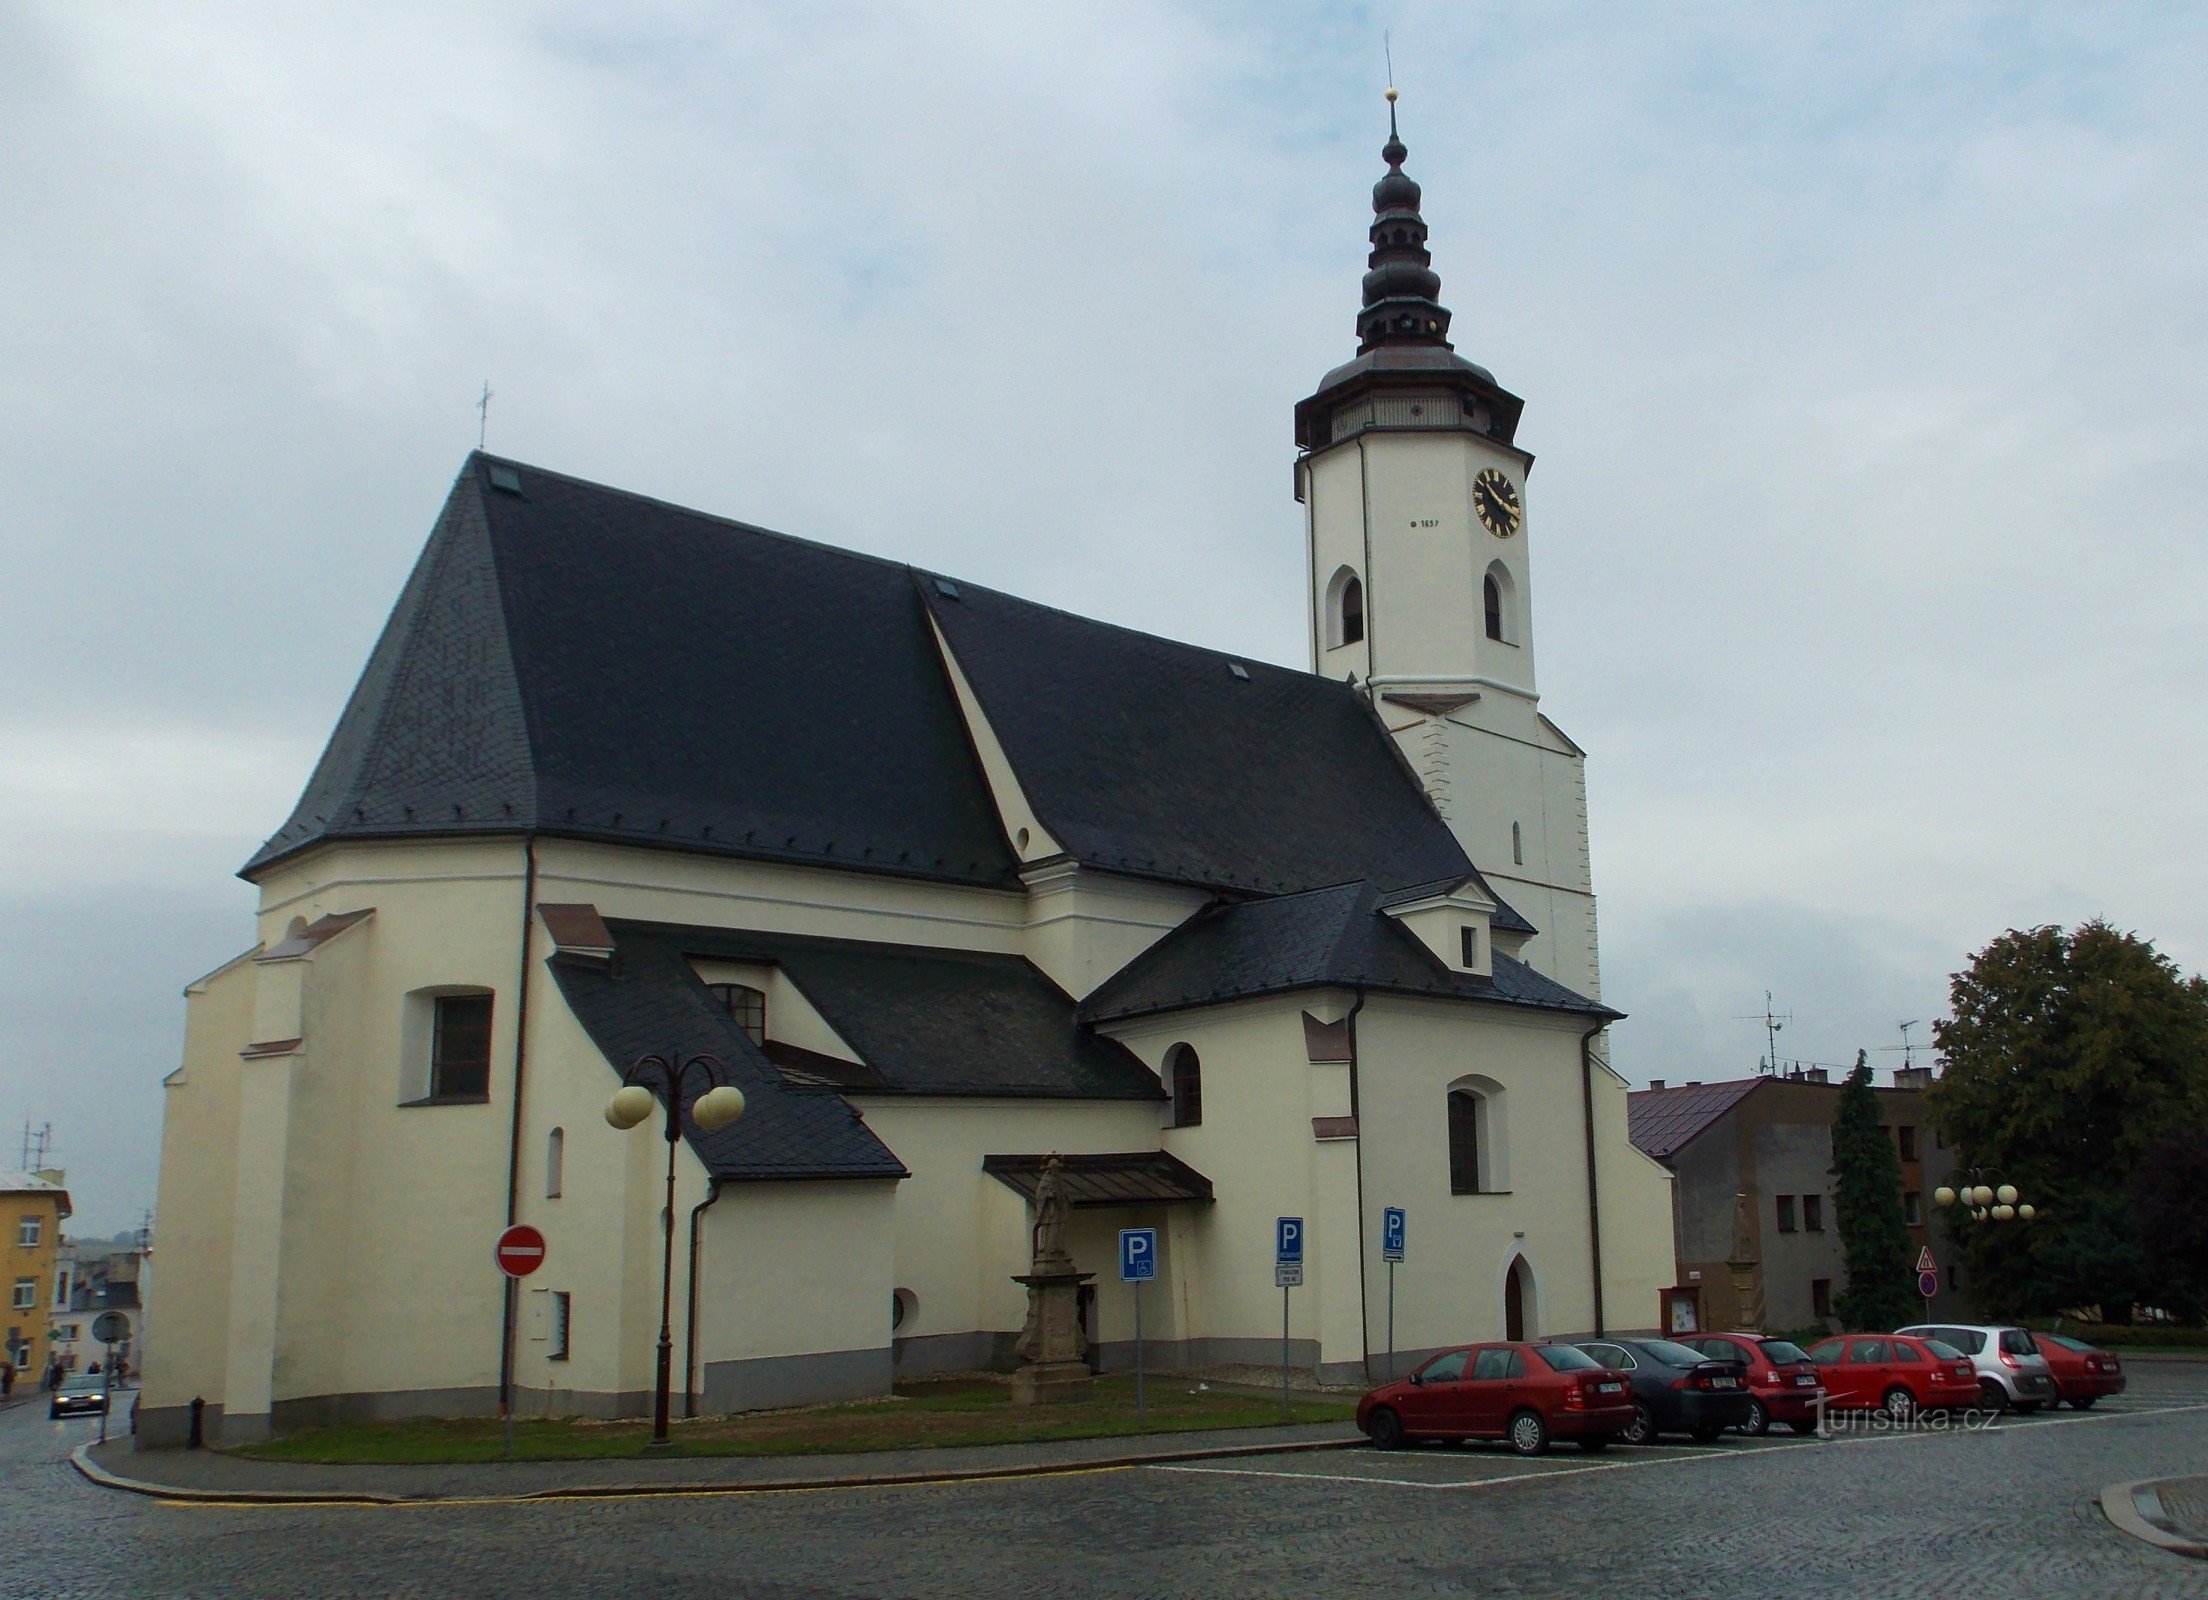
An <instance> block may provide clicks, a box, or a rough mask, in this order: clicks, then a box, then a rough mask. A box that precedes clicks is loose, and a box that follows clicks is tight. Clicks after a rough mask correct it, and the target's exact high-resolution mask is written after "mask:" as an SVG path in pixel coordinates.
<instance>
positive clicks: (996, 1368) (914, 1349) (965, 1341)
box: [890, 1332, 1019, 1378]
mask: <svg viewBox="0 0 2208 1600" xmlns="http://www.w3.org/2000/svg"><path fill="white" fill-rule="evenodd" d="M1018 1338H1019V1335H1018V1334H1017V1333H1010V1332H1008V1333H987V1332H974V1333H923V1334H914V1335H913V1336H911V1337H910V1338H905V1339H892V1340H891V1341H890V1352H891V1355H892V1357H893V1359H894V1362H895V1365H896V1370H897V1376H898V1377H900V1378H921V1377H926V1376H927V1375H928V1374H929V1373H932V1372H1009V1371H1011V1370H1012V1368H1013V1367H1015V1366H1016V1365H1018V1359H1017V1358H1016V1357H1015V1356H1014V1355H1013V1354H1012V1345H1013V1342H1014V1341H1015V1340H1017V1339H1018Z"/></svg>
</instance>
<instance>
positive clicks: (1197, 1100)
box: [1165, 1044, 1204, 1128]
mask: <svg viewBox="0 0 2208 1600" xmlns="http://www.w3.org/2000/svg"><path fill="white" fill-rule="evenodd" d="M1165 1081H1166V1090H1167V1092H1168V1093H1170V1094H1171V1095H1172V1096H1173V1126H1174V1127H1176V1128H1194V1127H1197V1126H1200V1125H1201V1124H1202V1122H1203V1120H1204V1064H1203V1063H1202V1062H1201V1061H1199V1060H1197V1059H1196V1052H1195V1050H1194V1049H1193V1048H1192V1047H1191V1046H1188V1045H1185V1044H1177V1045H1175V1046H1174V1047H1173V1048H1172V1049H1171V1050H1168V1051H1167V1052H1166V1054H1165Z"/></svg>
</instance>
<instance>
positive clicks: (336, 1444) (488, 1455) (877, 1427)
mask: <svg viewBox="0 0 2208 1600" xmlns="http://www.w3.org/2000/svg"><path fill="white" fill-rule="evenodd" d="M1145 1398H1146V1400H1147V1405H1146V1408H1145V1415H1144V1416H1143V1417H1142V1418H1141V1420H1139V1421H1138V1420H1137V1419H1136V1416H1135V1380H1134V1379H1133V1378H1132V1377H1118V1376H1114V1377H1110V1378H1100V1379H1098V1380H1097V1383H1096V1387H1095V1390H1094V1391H1093V1393H1092V1394H1091V1396H1090V1398H1088V1399H1087V1400H1084V1401H1080V1402H1077V1403H1073V1404H1067V1405H1043V1406H1015V1405H1013V1404H1012V1391H1011V1388H1010V1386H1009V1384H1008V1383H1007V1382H1006V1381H1005V1380H1004V1379H1002V1378H995V1377H974V1376H968V1377H949V1378H928V1379H922V1380H919V1381H917V1382H913V1383H901V1384H899V1385H897V1391H896V1393H895V1394H894V1395H891V1396H889V1397H887V1398H885V1399H881V1400H855V1401H851V1402H849V1403H847V1404H844V1405H833V1406H812V1407H808V1408H806V1409H804V1410H798V1411H775V1412H766V1413H756V1414H753V1415H749V1416H740V1417H701V1418H699V1419H697V1420H696V1421H694V1422H679V1421H678V1422H677V1423H675V1425H674V1428H673V1448H672V1450H670V1451H668V1452H667V1453H668V1454H671V1455H682V1456H789V1455H821V1454H840V1453H843V1452H846V1451H851V1452H857V1451H867V1450H908V1449H914V1448H925V1447H929V1446H941V1445H964V1444H1033V1443H1036V1442H1039V1441H1042V1440H1048V1439H1096V1438H1106V1437H1111V1436H1116V1435H1120V1434H1145V1433H1181V1432H1186V1431H1188V1430H1190V1429H1194V1428H1256V1427H1265V1426H1269V1425H1272V1424H1277V1423H1279V1422H1280V1421H1281V1420H1282V1419H1281V1414H1280V1397H1279V1396H1278V1395H1263V1394H1252V1393H1249V1392H1247V1391H1236V1390H1226V1389H1218V1388H1211V1389H1204V1390H1198V1389H1197V1388H1196V1386H1195V1383H1194V1381H1193V1380H1191V1379H1189V1378H1186V1377H1179V1378H1171V1377H1154V1378H1151V1379H1150V1380H1149V1382H1148V1385H1147V1388H1146V1392H1145ZM678 1404H679V1401H678ZM1355 1411H1356V1404H1355V1402H1354V1401H1351V1400H1347V1399H1344V1400H1331V1399H1319V1398H1314V1397H1305V1396H1298V1397H1297V1398H1296V1399H1295V1401H1294V1402H1293V1404H1292V1406H1291V1408H1290V1415H1289V1420H1291V1421H1295V1422H1343V1421H1347V1420H1349V1419H1350V1417H1351V1416H1353V1415H1354V1414H1355ZM651 1437H652V1425H651V1423H650V1421H648V1420H646V1421H641V1422H583V1421H575V1420H572V1419H559V1420H552V1419H538V1418H519V1419H516V1421H515V1423H514V1453H513V1459H514V1460H516V1461H574V1460H590V1459H618V1458H622V1457H631V1456H641V1455H643V1454H644V1447H645V1446H646V1445H647V1444H649V1443H650V1442H651ZM233 1453H234V1454H237V1455H241V1456H253V1457H257V1458H259V1459H261V1460H264V1461H311V1462H325V1463H347V1464H351V1463H368V1464H376V1465H388V1466H419V1465H426V1464H431V1463H442V1462H453V1461H497V1460H500V1459H501V1458H503V1457H504V1455H505V1436H504V1430H503V1428H502V1426H501V1425H500V1424H499V1422H498V1421H497V1420H495V1419H489V1418H475V1417H465V1418H422V1419H419V1420H415V1421H410V1422H379V1423H363V1424H360V1425H358V1426H353V1427H340V1428H314V1429H308V1430H305V1431H303V1432H300V1433H294V1434H287V1435H285V1436H284V1437H282V1438H279V1439H271V1440H268V1441H267V1442H265V1443H262V1444H255V1445H246V1446H242V1447H240V1448H238V1449H237V1450H236V1451H234V1452H233Z"/></svg>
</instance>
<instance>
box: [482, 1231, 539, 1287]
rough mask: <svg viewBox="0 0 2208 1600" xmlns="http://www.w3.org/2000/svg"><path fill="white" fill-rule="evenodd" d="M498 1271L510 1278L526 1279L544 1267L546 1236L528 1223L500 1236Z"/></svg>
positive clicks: (496, 1253) (496, 1251) (497, 1251)
mask: <svg viewBox="0 0 2208 1600" xmlns="http://www.w3.org/2000/svg"><path fill="white" fill-rule="evenodd" d="M493 1254H494V1255H496V1256H497V1257H498V1270H499V1271H501V1272H503V1273H505V1274H506V1276H507V1277H509V1278H526V1277H528V1276H529V1274H530V1273H532V1272H534V1271H536V1270H537V1268H539V1267H541V1266H543V1265H544V1235H543V1234H541V1233H539V1232H538V1231H537V1230H536V1229H534V1228H532V1227H530V1226H529V1224H528V1223H526V1222H517V1223H515V1224H514V1225H513V1226H512V1227H511V1228H508V1229H507V1230H506V1231H505V1232H504V1233H502V1234H500V1235H499V1236H498V1248H497V1250H495V1251H494V1252H493Z"/></svg>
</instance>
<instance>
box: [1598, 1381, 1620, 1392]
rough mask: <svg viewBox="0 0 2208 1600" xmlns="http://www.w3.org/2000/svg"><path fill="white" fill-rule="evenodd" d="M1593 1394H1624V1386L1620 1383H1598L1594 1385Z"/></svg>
mask: <svg viewBox="0 0 2208 1600" xmlns="http://www.w3.org/2000/svg"><path fill="white" fill-rule="evenodd" d="M1595 1393H1597V1394H1623V1393H1625V1385H1624V1384H1622V1383H1598V1384H1596V1385H1595Z"/></svg>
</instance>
